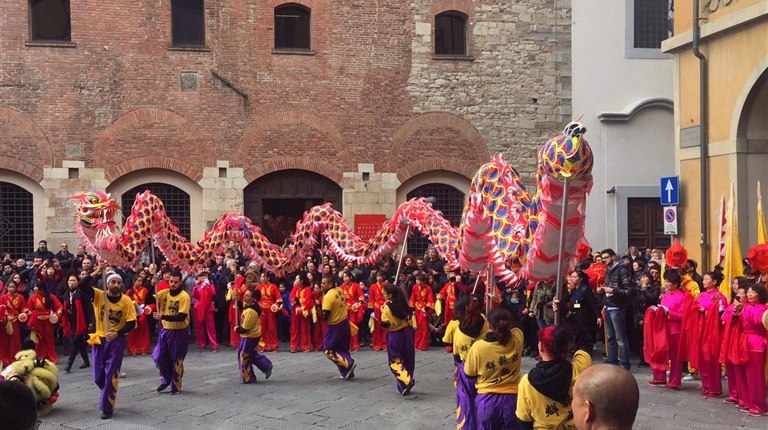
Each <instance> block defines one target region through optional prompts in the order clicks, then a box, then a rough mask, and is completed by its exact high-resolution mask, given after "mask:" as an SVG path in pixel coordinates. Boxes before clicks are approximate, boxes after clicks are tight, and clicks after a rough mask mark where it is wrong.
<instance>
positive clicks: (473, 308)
mask: <svg viewBox="0 0 768 430" xmlns="http://www.w3.org/2000/svg"><path fill="white" fill-rule="evenodd" d="M453 310H454V311H455V319H454V320H451V322H449V323H448V327H446V329H445V335H444V336H443V343H445V344H446V345H449V346H451V347H452V351H453V361H454V364H455V365H456V369H455V371H454V375H453V383H454V386H455V387H456V428H457V429H458V430H461V429H474V428H476V427H477V419H476V414H475V396H476V395H477V390H476V388H475V382H476V381H475V379H474V378H470V377H469V376H467V374H466V373H464V360H466V358H467V354H468V353H469V350H470V349H471V348H472V345H473V344H474V343H475V342H476V341H477V340H478V339H482V338H483V337H485V334H486V333H487V332H488V321H486V320H485V316H484V315H483V314H482V313H481V305H480V300H479V299H478V298H477V297H476V296H464V297H462V298H460V299H459V300H457V301H456V302H455V304H454V309H453Z"/></svg>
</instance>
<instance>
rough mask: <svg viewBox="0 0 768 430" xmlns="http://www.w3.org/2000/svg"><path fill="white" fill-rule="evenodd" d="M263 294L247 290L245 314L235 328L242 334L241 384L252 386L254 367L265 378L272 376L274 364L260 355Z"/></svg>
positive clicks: (244, 300) (240, 351) (238, 347)
mask: <svg viewBox="0 0 768 430" xmlns="http://www.w3.org/2000/svg"><path fill="white" fill-rule="evenodd" d="M260 298H261V294H260V293H259V292H258V290H253V289H250V288H249V289H247V290H246V291H245V293H244V294H243V303H244V304H245V306H243V313H242V315H241V316H240V325H239V326H236V327H235V332H237V333H238V334H240V344H239V345H238V346H237V364H238V365H239V366H240V382H242V383H243V384H250V383H252V382H256V375H254V374H253V366H254V365H256V368H257V369H259V370H260V371H261V372H263V373H264V378H265V379H269V377H270V376H271V375H272V362H271V361H269V359H268V358H267V357H265V356H263V355H261V354H259V349H258V348H259V340H260V339H261V320H260V316H261V307H260V306H259V304H258V301H259V299H260Z"/></svg>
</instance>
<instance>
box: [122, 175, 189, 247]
mask: <svg viewBox="0 0 768 430" xmlns="http://www.w3.org/2000/svg"><path fill="white" fill-rule="evenodd" d="M146 190H149V192H150V193H152V194H154V195H156V196H157V197H159V198H160V200H162V201H163V206H164V207H165V213H166V214H167V215H168V218H170V219H171V222H172V223H173V225H175V226H176V227H178V228H179V234H180V235H182V236H184V237H185V238H187V240H189V236H190V225H191V221H190V210H189V194H187V193H185V192H184V191H183V190H181V189H179V188H176V187H174V186H173V185H168V184H161V183H157V182H154V183H149V184H142V185H138V186H135V187H133V188H131V189H130V190H128V191H126V192H125V193H123V195H122V197H121V198H120V202H121V206H122V210H123V219H124V220H126V219H128V217H129V216H130V215H131V207H133V203H134V202H135V201H136V194H140V193H143V192H144V191H146Z"/></svg>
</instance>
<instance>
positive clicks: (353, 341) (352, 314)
mask: <svg viewBox="0 0 768 430" xmlns="http://www.w3.org/2000/svg"><path fill="white" fill-rule="evenodd" d="M340 287H341V290H342V291H344V294H345V295H346V297H347V299H346V305H347V315H349V322H350V323H351V324H354V325H356V326H358V327H359V326H360V321H362V320H363V312H365V293H364V292H363V289H362V288H360V284H358V283H357V282H350V283H349V284H341V286H340ZM349 350H350V351H359V350H360V338H359V337H358V333H355V334H354V335H353V336H351V337H350V338H349Z"/></svg>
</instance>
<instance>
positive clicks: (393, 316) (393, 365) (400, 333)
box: [381, 284, 416, 396]
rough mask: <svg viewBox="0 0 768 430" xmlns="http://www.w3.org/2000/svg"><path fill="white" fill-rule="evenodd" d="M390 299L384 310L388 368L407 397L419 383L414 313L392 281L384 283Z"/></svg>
mask: <svg viewBox="0 0 768 430" xmlns="http://www.w3.org/2000/svg"><path fill="white" fill-rule="evenodd" d="M384 299H385V300H386V301H387V302H386V305H385V306H384V309H382V311H381V327H382V328H383V329H385V330H387V357H388V359H389V370H391V371H392V373H393V374H394V375H395V378H396V379H397V391H399V392H400V395H402V396H407V395H408V394H410V393H411V389H413V386H414V385H415V384H416V381H415V380H414V379H413V372H414V371H415V370H416V349H415V347H414V339H413V338H414V330H413V325H412V324H411V321H412V319H413V312H412V311H411V308H410V307H408V301H407V300H405V294H404V293H403V290H401V289H400V288H398V287H395V286H394V285H392V284H386V285H385V286H384Z"/></svg>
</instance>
